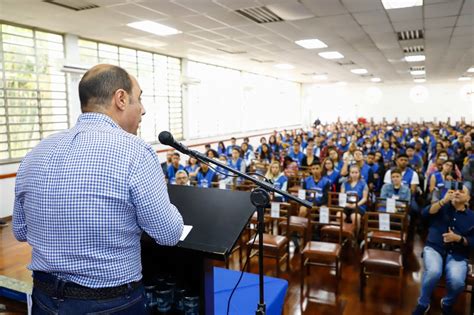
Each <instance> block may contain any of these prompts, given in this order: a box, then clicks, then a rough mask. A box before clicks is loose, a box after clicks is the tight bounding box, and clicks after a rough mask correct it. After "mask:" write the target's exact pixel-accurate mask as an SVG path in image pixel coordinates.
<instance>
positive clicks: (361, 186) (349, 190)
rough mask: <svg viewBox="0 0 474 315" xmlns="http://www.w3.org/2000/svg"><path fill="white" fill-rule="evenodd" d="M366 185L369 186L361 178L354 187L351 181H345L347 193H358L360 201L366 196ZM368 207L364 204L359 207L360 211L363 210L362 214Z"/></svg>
mask: <svg viewBox="0 0 474 315" xmlns="http://www.w3.org/2000/svg"><path fill="white" fill-rule="evenodd" d="M365 186H367V184H366V183H365V181H364V180H359V181H358V182H357V184H356V185H355V186H354V187H352V186H351V184H350V183H349V182H345V183H344V189H345V191H346V194H350V193H353V194H357V198H358V201H360V200H361V199H362V197H363V196H364V189H365ZM366 209H367V206H366V205H362V206H360V207H359V211H360V212H361V214H364V213H365V211H366Z"/></svg>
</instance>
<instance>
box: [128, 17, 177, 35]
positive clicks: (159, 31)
mask: <svg viewBox="0 0 474 315" xmlns="http://www.w3.org/2000/svg"><path fill="white" fill-rule="evenodd" d="M127 26H128V27H131V28H135V29H137V30H141V31H144V32H148V33H152V34H155V35H158V36H169V35H175V34H180V33H182V32H181V31H178V30H177V29H175V28H172V27H169V26H166V25H163V24H159V23H156V22H152V21H140V22H133V23H128V24H127Z"/></svg>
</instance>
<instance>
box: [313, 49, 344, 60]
mask: <svg viewBox="0 0 474 315" xmlns="http://www.w3.org/2000/svg"><path fill="white" fill-rule="evenodd" d="M318 55H320V56H321V57H323V58H324V59H342V58H344V56H343V55H342V54H341V53H340V52H337V51H325V52H320V53H319V54H318Z"/></svg>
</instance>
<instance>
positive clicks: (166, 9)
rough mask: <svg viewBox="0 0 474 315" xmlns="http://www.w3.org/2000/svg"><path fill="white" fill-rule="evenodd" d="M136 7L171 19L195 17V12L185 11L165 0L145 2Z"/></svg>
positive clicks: (148, 0) (147, 0)
mask: <svg viewBox="0 0 474 315" xmlns="http://www.w3.org/2000/svg"><path fill="white" fill-rule="evenodd" d="M138 5H140V6H142V7H144V8H149V9H152V10H155V11H158V12H160V13H162V14H166V15H168V16H173V17H184V16H190V15H196V11H193V10H189V9H186V8H184V7H182V6H180V5H177V4H174V3H172V2H169V1H167V0H146V1H142V2H140V3H139V4H138Z"/></svg>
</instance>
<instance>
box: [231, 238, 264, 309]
mask: <svg viewBox="0 0 474 315" xmlns="http://www.w3.org/2000/svg"><path fill="white" fill-rule="evenodd" d="M257 236H258V233H257V232H256V233H255V236H254V238H253V241H252V245H250V247H249V251H248V252H247V259H246V260H245V264H244V266H243V267H242V271H241V272H240V277H239V280H238V281H237V283H236V284H235V287H234V288H233V289H232V292H231V293H230V296H229V299H228V300H227V313H226V314H227V315H229V311H230V302H231V301H232V296H233V295H234V292H235V290H237V287H238V286H239V283H240V281H241V280H242V278H243V276H244V270H245V268H246V267H247V264H248V263H249V260H250V253H251V252H252V247H253V245H254V244H255V240H256V239H257ZM260 241H261V240H260Z"/></svg>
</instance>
